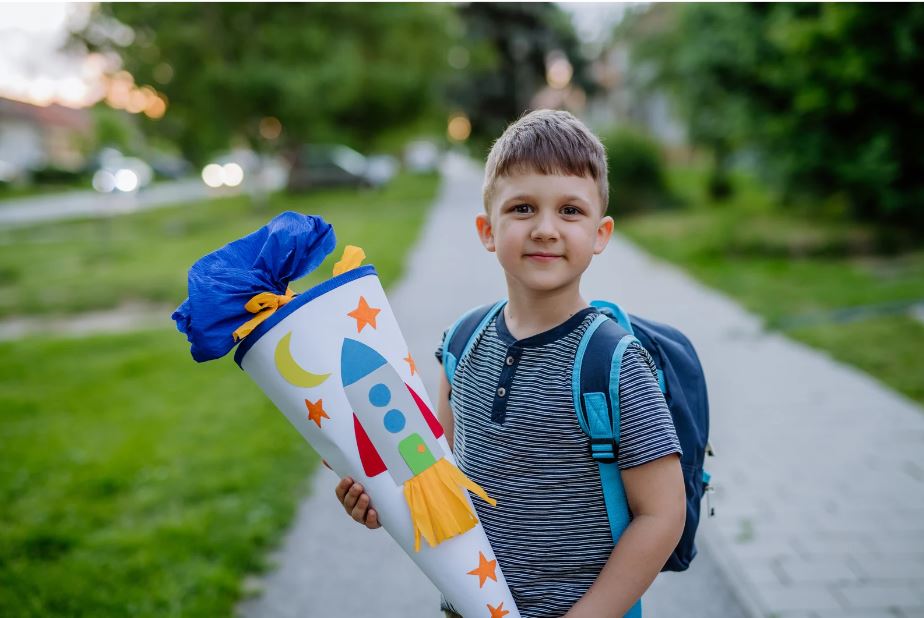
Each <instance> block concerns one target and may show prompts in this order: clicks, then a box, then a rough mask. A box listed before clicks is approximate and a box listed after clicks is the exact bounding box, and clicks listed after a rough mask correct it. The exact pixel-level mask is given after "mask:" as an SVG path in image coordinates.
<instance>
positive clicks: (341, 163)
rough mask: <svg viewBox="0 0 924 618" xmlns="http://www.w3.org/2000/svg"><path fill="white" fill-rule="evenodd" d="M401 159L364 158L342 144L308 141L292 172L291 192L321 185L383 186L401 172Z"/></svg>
mask: <svg viewBox="0 0 924 618" xmlns="http://www.w3.org/2000/svg"><path fill="white" fill-rule="evenodd" d="M398 167H399V162H398V160H397V159H395V158H394V157H391V156H388V155H376V156H371V157H365V156H363V155H362V154H360V153H358V152H356V151H355V150H353V149H352V148H349V147H348V146H343V145H340V144H305V145H304V146H302V147H301V148H299V149H298V151H297V152H296V154H295V157H294V159H293V161H292V168H291V170H290V171H289V182H288V185H287V188H288V189H289V191H306V190H310V189H315V188H320V187H369V188H371V187H380V186H382V185H384V184H386V183H388V181H390V180H391V179H392V178H393V177H394V176H395V174H397V173H398Z"/></svg>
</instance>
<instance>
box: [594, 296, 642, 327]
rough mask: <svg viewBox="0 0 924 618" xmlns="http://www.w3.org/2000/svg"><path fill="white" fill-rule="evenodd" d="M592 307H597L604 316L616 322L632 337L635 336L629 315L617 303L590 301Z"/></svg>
mask: <svg viewBox="0 0 924 618" xmlns="http://www.w3.org/2000/svg"><path fill="white" fill-rule="evenodd" d="M590 306H591V307H596V308H597V309H599V310H600V313H602V314H603V315H605V316H607V317H610V318H613V319H614V320H616V322H617V323H618V324H619V325H620V326H622V327H623V328H624V329H625V331H626V332H627V333H629V334H630V335H634V334H635V331H634V330H632V321H631V320H630V319H629V314H628V313H626V312H625V311H623V310H622V307H620V306H619V305H617V304H616V303H611V302H609V301H608V300H592V301H590Z"/></svg>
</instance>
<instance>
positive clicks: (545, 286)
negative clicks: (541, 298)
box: [519, 277, 574, 293]
mask: <svg viewBox="0 0 924 618" xmlns="http://www.w3.org/2000/svg"><path fill="white" fill-rule="evenodd" d="M519 283H520V285H522V286H523V287H524V288H525V289H526V290H529V291H530V292H539V293H548V292H556V291H558V290H562V289H564V288H567V287H568V286H569V285H571V284H572V283H574V281H573V280H571V279H567V280H566V279H562V278H561V277H524V278H521V279H519Z"/></svg>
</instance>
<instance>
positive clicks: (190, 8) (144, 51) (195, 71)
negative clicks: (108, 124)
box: [80, 3, 455, 162]
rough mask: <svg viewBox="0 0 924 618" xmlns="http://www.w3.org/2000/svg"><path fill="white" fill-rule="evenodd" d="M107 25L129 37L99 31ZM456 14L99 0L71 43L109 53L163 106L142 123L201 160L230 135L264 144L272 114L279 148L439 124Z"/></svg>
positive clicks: (410, 7)
mask: <svg viewBox="0 0 924 618" xmlns="http://www.w3.org/2000/svg"><path fill="white" fill-rule="evenodd" d="M111 18H115V19H117V20H118V21H119V22H121V23H123V24H126V25H128V26H130V27H131V28H132V29H133V30H134V33H135V36H134V41H133V42H132V43H131V44H129V45H127V46H119V45H115V44H114V43H112V42H111V41H108V40H106V39H105V38H103V37H100V36H99V34H98V32H99V31H100V30H101V29H103V28H102V25H103V24H105V23H106V22H107V20H109V19H111ZM454 21H455V16H454V12H453V9H452V7H451V6H449V5H445V4H351V3H339V4H324V3H303V4H299V3H290V4H285V3H283V4H260V3H242V4H195V3H174V4H164V5H159V4H149V3H125V4H105V3H104V4H101V5H100V6H99V7H98V9H97V11H96V12H95V13H94V17H93V20H92V21H91V22H90V25H89V26H88V27H87V28H85V29H84V31H83V32H82V33H81V35H80V36H81V38H82V40H83V41H84V42H85V44H86V45H87V46H88V47H90V48H115V49H116V50H117V51H118V53H119V55H120V56H121V57H122V59H123V61H124V64H125V67H126V69H127V70H128V71H129V72H130V73H131V74H132V75H133V76H134V77H135V79H136V81H137V82H138V83H140V84H150V85H152V86H154V87H156V88H157V89H158V90H159V91H161V92H163V93H165V94H166V95H167V98H168V100H169V107H168V112H167V115H166V116H165V117H164V118H163V119H162V120H160V121H146V124H147V125H148V128H149V129H156V132H157V133H159V134H161V135H166V136H169V137H171V138H172V139H173V140H175V141H176V142H177V143H179V144H180V146H181V147H182V150H183V151H184V153H186V154H187V155H189V156H191V157H193V158H194V159H196V160H198V161H199V162H202V161H203V160H204V159H205V158H206V157H207V156H208V154H209V153H211V152H213V151H215V150H220V149H224V148H227V147H228V145H229V139H232V138H233V139H236V140H244V141H247V142H250V143H251V144H252V145H255V146H258V147H261V148H263V147H269V146H271V145H272V144H268V143H267V142H266V141H265V140H263V139H262V138H261V137H260V133H259V124H260V120H261V119H262V118H264V117H267V116H275V117H276V118H278V119H279V120H280V121H281V123H282V127H283V133H282V136H281V138H280V140H279V141H280V142H281V145H283V146H285V145H294V144H299V143H302V142H306V141H313V142H324V141H343V142H346V143H348V144H350V145H353V146H357V147H360V148H362V147H365V146H367V145H368V144H370V143H372V142H373V140H374V139H375V136H376V135H377V134H378V133H379V131H381V129H382V128H383V127H391V128H395V127H401V126H405V125H407V124H412V123H415V122H417V121H419V119H420V118H422V117H423V118H431V119H437V118H438V119H439V126H440V128H442V126H444V125H443V123H444V122H445V120H444V114H443V113H442V112H441V107H440V105H441V101H440V95H441V88H440V84H441V79H442V73H443V71H444V70H445V66H446V57H447V50H448V49H449V46H450V45H451V44H452V42H453V40H454V37H453V35H452V30H453V24H454Z"/></svg>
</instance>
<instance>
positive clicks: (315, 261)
mask: <svg viewBox="0 0 924 618" xmlns="http://www.w3.org/2000/svg"><path fill="white" fill-rule="evenodd" d="M336 244H337V240H336V237H335V236H334V228H333V227H331V225H330V224H329V223H327V222H326V221H324V219H322V218H321V217H316V216H313V215H302V214H299V213H296V212H284V213H282V214H280V215H278V216H276V217H275V218H273V220H272V221H270V222H269V223H267V224H266V225H264V226H263V227H262V228H260V229H259V230H257V231H256V232H254V233H252V234H249V235H247V236H245V237H244V238H241V239H239V240H235V241H234V242H231V243H228V244H227V245H225V246H224V247H222V248H221V249H218V250H217V251H213V252H212V253H209V254H208V255H206V256H204V257H202V258H200V259H199V260H198V261H197V262H196V263H195V264H193V265H192V267H191V268H190V269H189V297H188V298H187V299H186V300H185V301H183V304H181V305H180V306H179V307H177V309H176V311H174V312H173V316H172V317H173V319H174V320H175V321H176V327H177V330H179V331H180V332H181V333H183V334H185V335H186V338H187V339H188V340H189V343H190V344H191V352H192V357H193V358H194V359H195V360H196V361H198V362H200V363H201V362H203V361H208V360H212V359H215V358H220V357H222V356H224V355H225V354H227V353H228V352H229V351H230V350H231V348H233V347H234V345H235V343H236V342H235V341H234V337H233V335H232V333H233V332H234V331H235V330H236V329H237V328H238V327H239V326H240V325H241V324H243V323H244V322H246V321H248V320H250V319H251V318H253V317H254V314H252V313H250V312H248V311H247V310H246V309H245V308H244V305H245V304H247V301H249V300H250V299H251V298H253V297H254V296H255V295H257V294H259V293H261V292H272V293H274V294H285V292H286V288H287V287H288V285H289V282H290V281H292V280H294V279H298V278H300V277H303V276H305V275H307V274H308V273H310V272H311V271H312V270H314V269H315V268H317V267H318V265H319V264H321V262H323V261H324V258H326V257H327V256H328V254H330V252H331V251H333V250H334V247H335V246H336Z"/></svg>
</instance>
